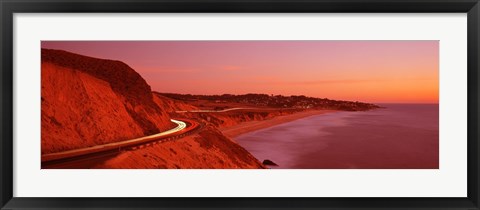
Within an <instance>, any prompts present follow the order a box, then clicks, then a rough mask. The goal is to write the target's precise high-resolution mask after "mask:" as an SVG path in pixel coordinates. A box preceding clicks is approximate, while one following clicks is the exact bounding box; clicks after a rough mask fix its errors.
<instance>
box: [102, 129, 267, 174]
mask: <svg viewBox="0 0 480 210" xmlns="http://www.w3.org/2000/svg"><path fill="white" fill-rule="evenodd" d="M95 168H177V169H233V168H238V169H240V168H241V169H258V168H265V167H264V166H263V165H262V164H261V163H260V162H259V161H258V160H257V159H255V157H253V156H252V155H251V154H250V153H249V152H248V151H246V150H245V149H244V148H243V147H241V146H239V145H238V144H237V143H235V142H233V141H232V140H230V139H229V138H227V137H225V136H223V135H222V133H220V131H218V130H217V129H215V128H213V127H210V126H207V127H206V128H204V129H203V130H202V131H200V132H199V133H198V134H195V135H190V136H188V137H185V138H182V139H179V140H175V141H169V142H164V143H161V144H156V145H153V146H150V147H145V148H142V149H138V150H134V151H125V152H122V153H121V154H120V155H118V156H117V157H114V158H112V159H110V160H107V161H105V162H103V163H99V164H98V165H96V166H95Z"/></svg>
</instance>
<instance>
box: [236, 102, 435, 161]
mask: <svg viewBox="0 0 480 210" xmlns="http://www.w3.org/2000/svg"><path fill="white" fill-rule="evenodd" d="M379 105H380V106H382V107H383V108H380V109H374V110H370V111H360V112H346V111H339V112H333V113H327V114H321V115H315V116H310V117H307V118H302V119H299V120H295V121H292V122H288V123H284V124H281V125H277V126H273V127H270V128H266V129H262V130H257V131H254V132H250V133H246V134H243V135H240V136H238V137H236V138H235V141H237V142H238V143H239V144H240V145H241V146H243V147H244V148H245V149H247V150H248V151H249V152H250V153H252V154H253V155H254V156H255V157H256V158H257V159H258V160H260V161H263V160H265V159H268V160H271V161H273V162H274V163H276V164H277V165H278V166H269V167H270V168H272V169H438V167H439V130H438V128H439V112H438V104H379Z"/></svg>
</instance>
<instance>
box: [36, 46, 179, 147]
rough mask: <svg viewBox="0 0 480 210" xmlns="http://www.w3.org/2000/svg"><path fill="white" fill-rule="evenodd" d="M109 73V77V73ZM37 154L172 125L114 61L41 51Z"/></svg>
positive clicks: (137, 80)
mask: <svg viewBox="0 0 480 210" xmlns="http://www.w3.org/2000/svg"><path fill="white" fill-rule="evenodd" d="M109 75H111V76H109ZM41 103H42V154H44V153H51V152H58V151H64V150H70V149H75V148H82V147H87V146H93V145H97V144H104V143H108V142H115V141H121V140H126V139H131V138H136V137H140V136H145V135H151V134H154V133H158V132H160V131H164V130H168V129H170V128H172V127H173V126H174V125H173V124H172V123H171V122H170V117H169V116H168V114H167V113H166V112H165V111H164V110H163V109H162V108H160V107H159V106H158V105H157V104H156V103H155V102H154V101H153V97H152V94H151V90H150V86H148V84H147V83H146V82H145V80H144V79H143V78H142V77H140V75H139V74H138V73H136V72H135V71H134V70H133V69H132V68H130V67H129V66H128V65H126V64H124V63H122V62H120V61H112V60H104V59H97V58H91V57H87V56H81V55H77V54H73V53H69V52H65V51H59V50H48V49H42V102H41Z"/></svg>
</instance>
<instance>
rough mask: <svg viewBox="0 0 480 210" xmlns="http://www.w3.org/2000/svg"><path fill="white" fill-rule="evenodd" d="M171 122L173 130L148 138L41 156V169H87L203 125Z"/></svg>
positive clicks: (186, 133) (189, 122)
mask: <svg viewBox="0 0 480 210" xmlns="http://www.w3.org/2000/svg"><path fill="white" fill-rule="evenodd" d="M171 121H172V122H173V123H175V124H177V126H176V127H175V128H172V129H170V130H167V131H164V132H160V133H157V134H153V135H150V136H144V137H140V138H135V139H130V140H125V141H120V142H113V143H108V144H102V145H96V146H92V147H86V148H80V149H74V150H68V151H63V152H56V153H49V154H44V155H42V169H43V168H88V166H89V165H91V164H92V163H94V162H97V163H98V161H99V160H102V159H108V158H110V157H113V156H115V155H117V154H118V153H119V152H121V151H123V150H135V149H137V148H142V147H145V146H150V145H153V144H157V143H161V142H164V141H170V140H175V139H178V138H181V137H184V136H186V135H189V134H191V133H193V132H195V131H198V130H200V129H201V128H202V127H203V125H201V124H199V123H198V122H196V121H194V120H189V119H181V120H174V119H171ZM94 160H95V161H94Z"/></svg>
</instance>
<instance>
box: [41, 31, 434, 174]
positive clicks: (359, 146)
mask: <svg viewBox="0 0 480 210" xmlns="http://www.w3.org/2000/svg"><path fill="white" fill-rule="evenodd" d="M39 50H41V123H40V126H41V143H40V145H41V169H272V170H281V169H440V164H439V41H438V40H151V41H143V40H142V41H118V40H115V41H113V40H112V41H109V40H99V41H92V40H88V41H86V40H68V41H63V40H62V41H60V40H43V41H41V49H39ZM36 151H38V150H36Z"/></svg>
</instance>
